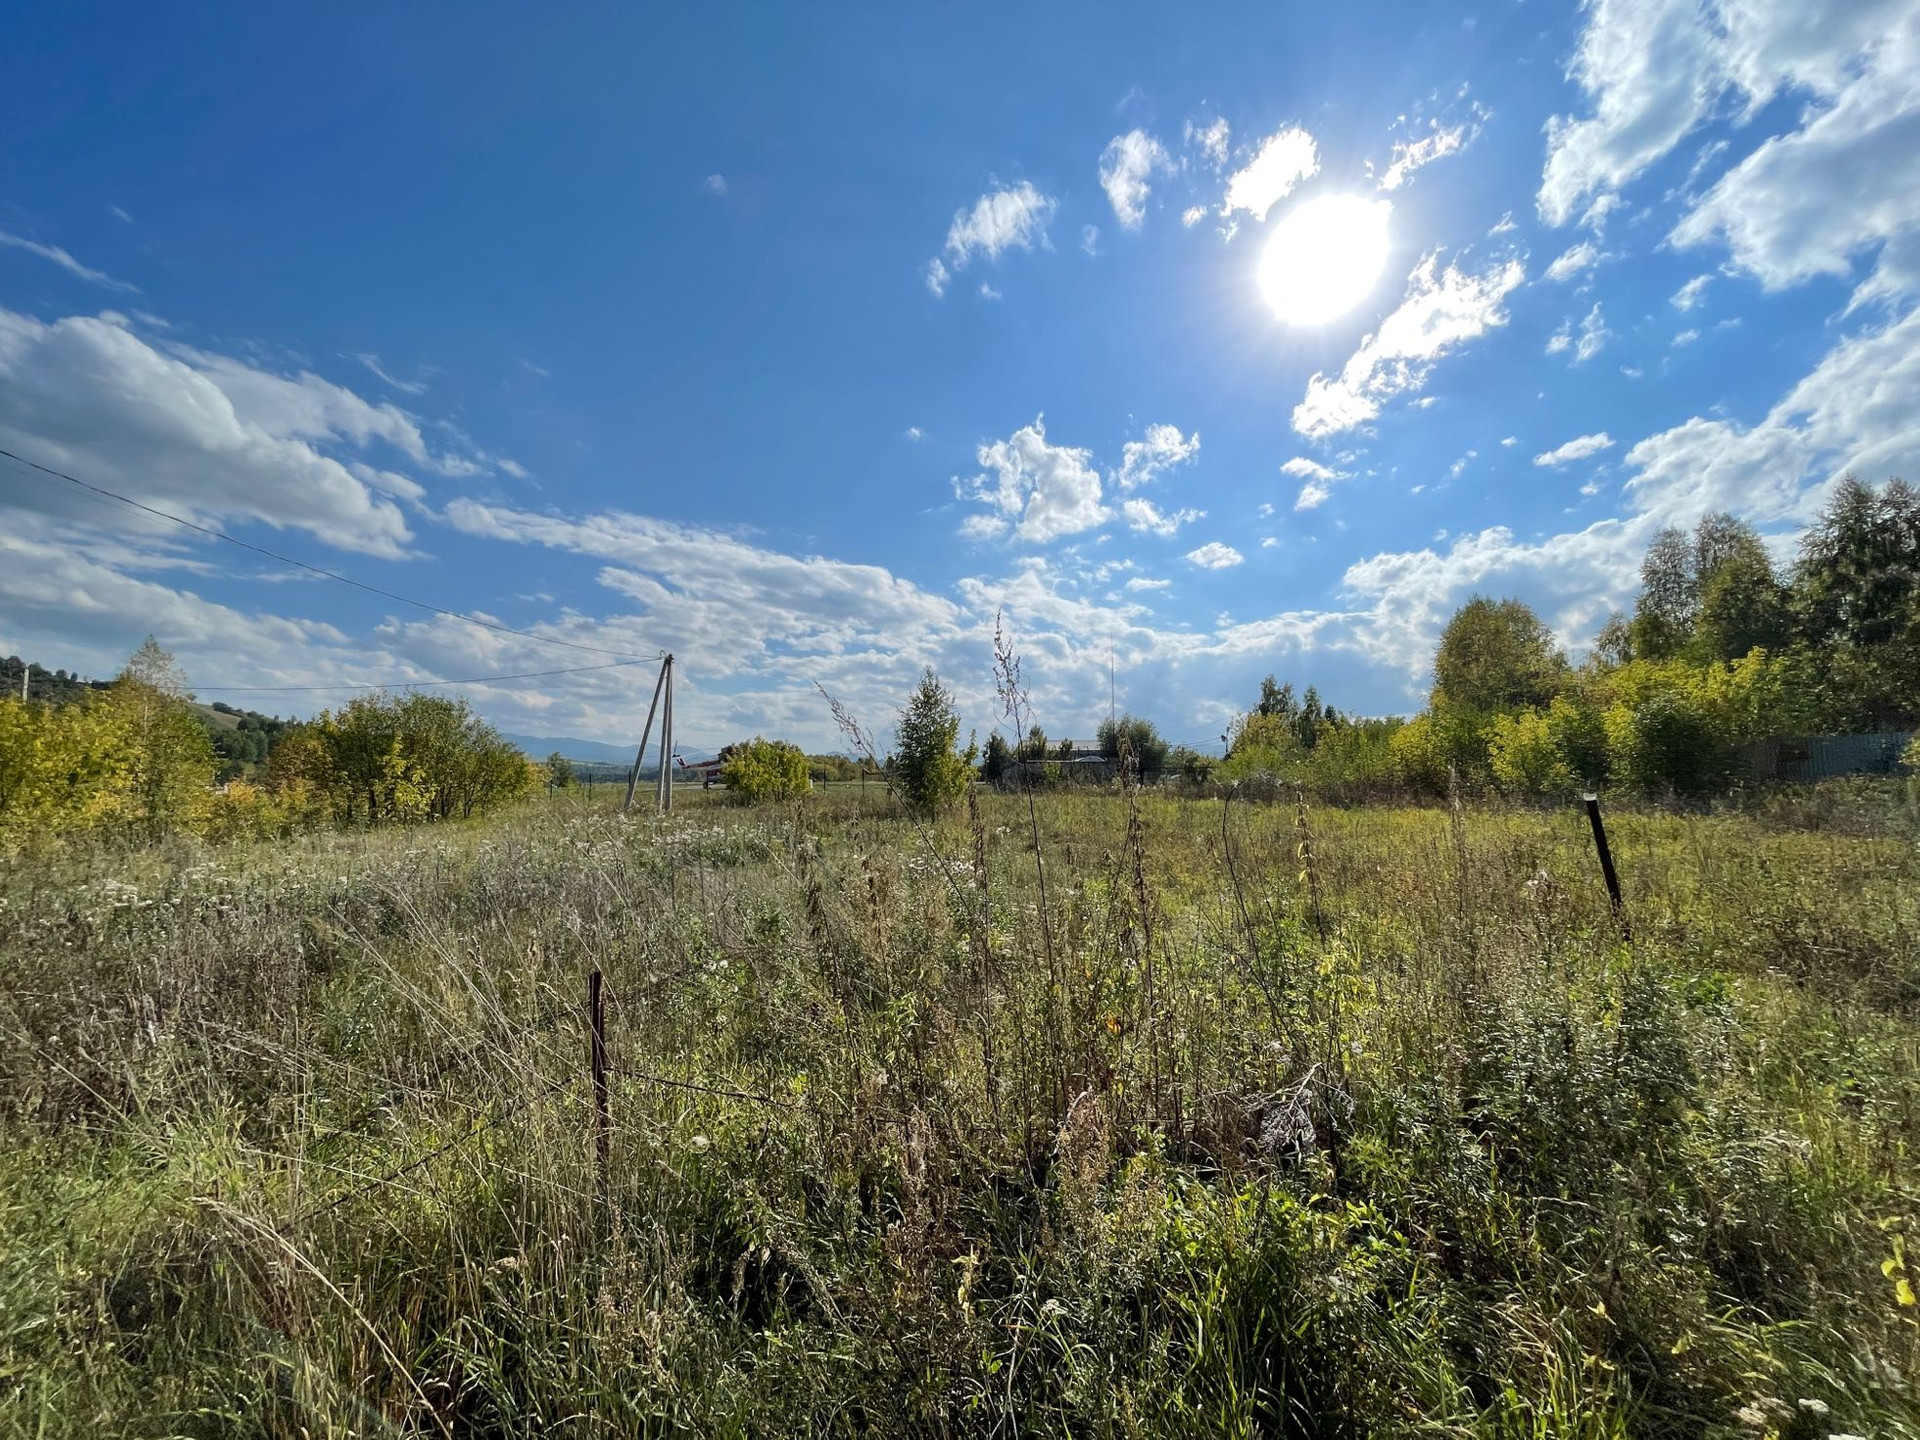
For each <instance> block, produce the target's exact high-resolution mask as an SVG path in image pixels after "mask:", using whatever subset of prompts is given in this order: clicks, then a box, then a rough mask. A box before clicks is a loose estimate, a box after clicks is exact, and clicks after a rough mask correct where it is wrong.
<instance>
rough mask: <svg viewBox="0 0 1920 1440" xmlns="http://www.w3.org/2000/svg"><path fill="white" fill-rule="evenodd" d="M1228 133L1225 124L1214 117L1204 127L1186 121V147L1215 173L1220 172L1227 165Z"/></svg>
mask: <svg viewBox="0 0 1920 1440" xmlns="http://www.w3.org/2000/svg"><path fill="white" fill-rule="evenodd" d="M1229 134H1230V132H1229V131H1228V129H1227V122H1226V121H1225V120H1223V119H1220V118H1218V117H1215V118H1214V119H1213V120H1211V121H1209V122H1208V123H1207V124H1205V125H1195V124H1194V123H1193V121H1191V120H1189V121H1187V128H1186V132H1185V135H1184V137H1183V138H1184V139H1185V142H1186V144H1187V146H1188V147H1189V148H1191V149H1194V150H1197V151H1199V152H1200V158H1201V159H1203V160H1205V161H1206V162H1207V164H1209V165H1211V166H1212V167H1213V168H1214V170H1215V171H1219V170H1222V169H1224V168H1225V167H1226V163H1227V140H1228V137H1229Z"/></svg>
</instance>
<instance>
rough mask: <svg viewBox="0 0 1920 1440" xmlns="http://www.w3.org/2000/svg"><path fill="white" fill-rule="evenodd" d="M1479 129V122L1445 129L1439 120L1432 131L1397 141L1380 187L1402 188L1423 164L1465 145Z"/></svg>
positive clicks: (1386, 188) (1387, 188)
mask: <svg viewBox="0 0 1920 1440" xmlns="http://www.w3.org/2000/svg"><path fill="white" fill-rule="evenodd" d="M1479 133H1480V127H1479V126H1478V125H1473V124H1461V125H1455V126H1452V127H1451V128H1448V129H1442V128H1440V126H1439V125H1438V124H1437V123H1436V124H1435V125H1434V126H1433V129H1432V130H1431V131H1430V132H1429V133H1428V134H1426V135H1422V136H1421V137H1420V138H1419V139H1418V140H1401V141H1396V142H1395V143H1394V147H1393V156H1392V159H1391V160H1390V161H1389V163H1388V165H1387V169H1386V173H1385V174H1383V175H1382V176H1381V177H1380V188H1381V189H1382V190H1398V189H1399V188H1400V187H1401V186H1402V185H1404V184H1406V183H1407V181H1408V180H1410V179H1411V178H1413V172H1414V171H1416V170H1418V169H1419V168H1420V167H1421V166H1423V165H1431V164H1432V163H1433V162H1434V161H1436V160H1441V159H1444V158H1445V157H1447V156H1448V155H1451V154H1453V153H1454V152H1455V151H1457V150H1460V149H1462V148H1463V147H1465V146H1466V145H1467V144H1468V143H1470V142H1471V141H1472V140H1473V138H1474V136H1476V135H1477V134H1479Z"/></svg>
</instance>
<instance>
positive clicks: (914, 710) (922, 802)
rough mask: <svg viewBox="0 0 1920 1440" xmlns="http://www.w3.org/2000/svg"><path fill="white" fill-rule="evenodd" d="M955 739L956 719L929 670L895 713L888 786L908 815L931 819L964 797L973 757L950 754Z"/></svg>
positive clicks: (971, 750) (949, 698) (948, 698)
mask: <svg viewBox="0 0 1920 1440" xmlns="http://www.w3.org/2000/svg"><path fill="white" fill-rule="evenodd" d="M959 739H960V714H959V712H958V711H957V710H956V709H955V708H954V704H953V696H952V694H951V693H950V692H949V691H948V690H947V688H946V686H944V685H942V684H941V683H940V677H939V676H938V675H936V674H934V671H933V667H932V666H931V665H929V666H927V667H926V669H925V670H924V671H922V672H921V676H920V684H919V685H918V686H917V687H916V688H915V690H914V692H913V695H912V697H911V698H910V699H909V700H908V701H907V705H906V708H905V709H904V710H902V711H901V712H900V724H899V727H898V730H897V731H896V734H895V738H894V747H893V755H892V756H891V757H890V758H891V762H892V765H891V768H892V774H893V783H894V785H895V786H896V787H898V789H899V792H900V797H901V799H903V800H904V801H905V802H906V804H907V807H908V808H909V809H911V810H913V811H915V812H916V813H919V814H922V815H937V814H939V813H940V812H941V811H943V810H946V809H948V808H949V807H950V806H952V805H953V804H954V803H955V802H957V801H958V800H959V799H960V797H961V796H962V795H964V794H966V791H967V776H968V772H969V771H970V770H971V769H972V767H973V762H974V758H975V754H976V751H975V748H974V747H973V746H971V745H969V746H968V747H967V750H966V753H965V754H964V755H961V754H956V753H955V751H954V746H955V745H956V744H957V743H958V742H959Z"/></svg>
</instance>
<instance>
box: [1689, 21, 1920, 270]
mask: <svg viewBox="0 0 1920 1440" xmlns="http://www.w3.org/2000/svg"><path fill="white" fill-rule="evenodd" d="M1916 193H1920V12H1914V11H1912V10H1911V9H1909V12H1908V14H1907V15H1906V16H1904V17H1903V18H1902V19H1900V20H1899V21H1898V22H1897V23H1895V24H1894V25H1893V27H1892V28H1891V30H1890V31H1889V32H1888V33H1887V34H1886V35H1885V36H1884V37H1881V38H1880V39H1879V40H1878V42H1877V43H1876V44H1874V45H1873V46H1872V47H1871V49H1870V50H1869V51H1868V53H1867V57H1866V58H1865V60H1864V61H1863V65H1862V71H1861V73H1860V74H1859V75H1858V77H1857V78H1849V79H1848V80H1847V81H1845V82H1844V88H1842V89H1841V90H1840V91H1839V93H1838V95H1837V96H1836V97H1835V99H1834V101H1833V103H1832V105H1831V106H1830V107H1829V108H1826V109H1823V110H1820V111H1818V112H1817V113H1815V114H1814V115H1813V118H1811V119H1810V120H1808V121H1807V123H1805V124H1804V125H1803V126H1802V127H1801V128H1800V129H1798V130H1795V131H1793V132H1791V133H1789V134H1786V135H1778V136H1774V137H1773V138H1771V139H1769V140H1767V141H1766V142H1765V143H1763V144H1762V145H1761V146H1760V147H1759V148H1758V149H1756V150H1755V151H1753V153H1752V154H1750V155H1748V156H1747V157H1746V159H1744V160H1742V161H1741V162H1740V163H1739V164H1738V165H1736V166H1734V167H1733V168H1732V169H1731V170H1729V171H1728V172H1727V173H1726V174H1725V175H1723V176H1721V177H1720V179H1719V180H1718V181H1717V182H1715V184H1714V185H1713V187H1712V188H1711V189H1710V190H1708V191H1707V193H1706V195H1705V196H1704V197H1702V198H1701V200H1700V202H1699V203H1698V205H1696V206H1695V207H1694V209H1693V210H1692V211H1691V212H1690V213H1688V214H1686V215H1684V216H1683V217H1682V218H1681V220H1680V222H1679V223H1678V224H1677V225H1675V226H1674V228H1673V234H1672V239H1673V241H1674V243H1675V244H1677V245H1682V246H1697V245H1703V244H1706V243H1708V242H1709V241H1712V240H1720V241H1723V242H1724V243H1725V244H1726V246H1727V248H1728V250H1729V251H1730V252H1731V254H1732V258H1733V263H1734V265H1736V266H1737V267H1739V268H1740V269H1742V270H1745V271H1747V272H1749V273H1751V274H1753V275H1754V276H1756V277H1758V279H1759V281H1760V283H1761V285H1762V286H1764V287H1765V288H1766V289H1769V290H1779V289H1782V288H1784V287H1786V286H1789V285H1794V284H1797V283H1799V282H1801V281H1804V280H1808V279H1811V278H1812V277H1814V276H1816V275H1834V276H1840V277H1845V276H1847V275H1849V274H1851V273H1852V269H1853V262H1854V257H1855V256H1856V255H1858V254H1859V253H1860V252H1862V251H1863V250H1866V249H1868V248H1869V247H1871V246H1873V245H1874V244H1876V243H1878V242H1880V241H1882V240H1885V239H1887V238H1888V237H1890V236H1894V235H1898V234H1901V233H1902V232H1905V231H1909V230H1912V229H1914V228H1915V227H1916V224H1917V223H1920V215H1917V214H1916V211H1915V208H1914V204H1913V197H1914V195H1915V194H1916Z"/></svg>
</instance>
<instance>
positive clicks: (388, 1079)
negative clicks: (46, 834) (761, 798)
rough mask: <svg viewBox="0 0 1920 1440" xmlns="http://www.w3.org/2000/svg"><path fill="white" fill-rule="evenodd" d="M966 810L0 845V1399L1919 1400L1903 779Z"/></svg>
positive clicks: (599, 1427)
mask: <svg viewBox="0 0 1920 1440" xmlns="http://www.w3.org/2000/svg"><path fill="white" fill-rule="evenodd" d="M977 799H978V810H977V820H976V821H975V822H974V823H969V820H968V817H967V816H966V815H965V814H962V815H960V816H956V817H953V818H951V819H949V820H946V821H943V822H941V823H939V824H938V825H935V826H933V827H932V828H931V829H930V830H925V831H923V830H922V829H921V828H920V827H916V826H915V825H913V824H912V823H911V822H909V821H908V820H907V819H905V818H904V817H901V816H899V815H897V814H895V813H893V812H892V811H891V810H890V809H889V808H888V805H887V801H886V798H885V795H884V792H882V791H880V790H879V789H878V788H877V787H876V788H871V789H868V790H866V791H864V792H862V790H861V788H860V787H859V786H857V785H849V786H843V787H833V789H832V790H831V792H829V793H826V794H822V795H818V796H815V797H813V798H811V799H809V800H807V801H805V802H803V803H801V804H799V805H797V806H789V807H784V808H779V809H761V810H746V809H740V808H735V807H732V806H729V805H727V804H726V803H725V799H724V796H722V795H720V794H718V793H716V794H711V795H702V794H700V793H699V792H697V791H683V792H682V793H681V794H680V795H679V796H678V797H677V803H678V806H679V810H678V812H677V813H676V814H675V816H674V817H673V818H672V819H671V820H670V821H664V822H663V821H659V820H655V819H653V818H650V817H649V818H636V819H632V820H628V819H624V818H622V817H621V816H619V815H618V814H617V813H616V812H615V809H614V808H613V807H615V806H617V801H618V796H617V795H615V794H612V793H610V792H608V791H606V790H604V789H603V790H601V791H600V792H599V793H597V794H596V795H595V796H594V797H592V799H591V800H589V799H588V797H586V796H585V795H584V794H579V793H576V794H575V795H573V796H564V795H563V796H561V797H559V798H557V799H554V800H546V799H542V800H541V801H539V802H536V803H532V804H529V805H527V806H525V807H523V808H522V809H520V810H518V811H515V812H514V813H512V814H510V815H507V816H504V817H501V818H499V819H496V820H495V821H492V822H489V823H488V824H486V825H484V826H481V825H475V826H449V827H445V828H439V829H431V830H411V831H393V832H387V833H380V834H374V835H337V836H326V837H314V838H309V839H305V840H300V841H295V842H289V843H286V844H282V845H278V846H268V847H261V848H257V849H226V850H219V849H204V848H190V847H177V848H172V849H162V850H155V851H147V852H142V853H138V854H133V855H125V856H118V857H116V856H109V855H101V856H97V857H92V858H84V857H70V858H68V859H66V860H64V861H60V862H57V863H52V862H49V863H44V864H39V865H35V866H25V865H23V866H19V867H16V868H15V869H14V870H13V871H11V872H10V873H8V874H7V875H6V876H5V877H4V879H0V901H3V902H4V904H3V905H0V1080H3V1081H4V1083H3V1084H0V1432H6V1433H18V1434H21V1435H48V1436H60V1435H206V1436H216V1435H220V1436H224V1435H285V1436H303V1435H304V1436H315V1437H317V1436H323V1435H327V1436H346V1435H389V1434H397V1433H420V1434H458V1435H463V1436H464V1435H501V1436H504V1435H523V1434H567V1435H593V1436H600V1435H608V1436H613V1435H664V1434H678V1433H687V1434H740V1435H748V1434H752V1435H797V1434H813V1433H819V1434H848V1435H853V1434H864V1435H873V1434H893V1433H911V1434H951V1435H986V1434H1008V1435H1010V1434H1027V1433H1032V1434H1063V1435H1065V1434H1072V1435H1196V1434H1208V1435H1212V1434H1224V1435H1246V1436H1253V1435H1279V1434H1290V1435H1381V1434H1415V1433H1419V1434H1435V1435H1467V1434H1485V1435H1498V1436H1514V1437H1519V1436H1563V1435H1564V1436H1594V1437H1600V1436H1614V1435H1636V1436H1638V1435H1671V1436H1694V1435H1724V1436H1754V1437H1758V1436H1762V1435H1766V1434H1773V1435H1779V1436H1788V1437H1801V1436H1826V1435H1829V1434H1854V1435H1872V1436H1903V1435H1904V1436H1915V1435H1920V1402H1917V1401H1916V1399H1915V1398H1914V1388H1915V1387H1914V1383H1913V1381H1912V1379H1911V1378H1910V1377H1913V1376H1915V1375H1916V1373H1917V1372H1920V1328H1917V1327H1916V1323H1915V1317H1916V1315H1917V1314H1920V1310H1917V1309H1916V1308H1915V1307H1913V1306H1911V1305H1907V1304H1902V1303H1901V1300H1902V1292H1901V1290H1900V1288H1899V1287H1900V1283H1901V1281H1902V1280H1905V1281H1907V1282H1908V1283H1909V1284H1916V1283H1920V1277H1917V1276H1915V1275H1914V1273H1913V1272H1914V1271H1916V1270H1920V1234H1916V1229H1920V1210H1917V1209H1916V1188H1917V1187H1916V1179H1917V1172H1916V1167H1915V1163H1914V1154H1915V1146H1916V1142H1920V847H1917V846H1916V835H1920V829H1917V828H1916V826H1915V822H1914V814H1913V811H1912V809H1911V804H1910V801H1907V800H1906V799H1904V798H1903V797H1902V795H1901V793H1900V792H1898V791H1897V790H1894V789H1892V788H1885V789H1881V790H1872V789H1870V788H1869V789H1862V790H1852V791H1843V790H1830V791H1827V792H1822V793H1819V794H1816V795H1813V796H1812V797H1811V798H1809V797H1805V796H1796V797H1786V798H1781V799H1777V800H1773V801H1769V802H1768V803H1767V804H1766V805H1765V806H1756V807H1754V808H1753V809H1752V810H1750V811H1749V812H1748V813H1742V814H1728V815H1721V816H1712V817H1709V816H1673V815H1662V814H1657V813H1648V814H1624V813H1623V814H1619V815H1616V816H1613V817H1612V818H1611V822H1610V823H1611V833H1612V837H1613V844H1614V851H1615V854H1616V857H1617V858H1618V860H1619V863H1620V866H1621V870H1622V873H1623V876H1624V878H1625V881H1626V885H1627V890H1628V902H1629V903H1628V913H1629V918H1630V919H1631V922H1632V925H1633V941H1632V943H1631V944H1630V945H1629V944H1624V943H1622V942H1621V940H1620V938H1619V933H1618V929H1617V927H1616V925H1615V922H1614V919H1613V917H1612V915H1611V914H1610V912H1609V908H1608V905H1607V901H1606V896H1605V892H1604V890H1603V889H1602V888H1601V885H1600V882H1599V877H1598V874H1597V871H1596V868H1595V865H1594V862H1593V858H1592V851H1591V845H1590V842H1589V840H1588V838H1587V834H1586V830H1585V820H1584V817H1583V816H1582V815H1580V814H1579V813H1578V811H1577V810H1569V811H1567V812H1564V813H1561V812H1546V811H1531V812H1530V811H1512V812H1509V811H1500V810H1491V809H1483V808H1470V809H1464V810H1451V811H1450V810H1445V809H1385V808H1375V809H1358V810H1350V811H1334V810H1315V811H1312V812H1311V813H1309V814H1308V815H1307V817H1306V822H1307V825H1308V827H1309V828H1308V830H1307V831H1306V832H1304V833H1303V831H1302V829H1301V820H1300V817H1299V815H1298V814H1297V813H1296V811H1295V810H1294V809H1293V808H1292V807H1291V806H1285V805H1253V804H1245V803H1239V804H1232V805H1230V806H1229V807H1227V808H1225V809H1224V810H1223V805H1222V803H1221V802H1220V801H1219V800H1218V799H1204V800H1203V799H1181V798H1177V797H1172V796H1158V795H1153V796H1144V797H1141V798H1139V799H1138V801H1137V802H1130V801H1129V800H1128V799H1127V798H1126V797H1124V796H1119V795H1113V794H1095V793H1077V792H1069V793H1062V794H1054V795H1046V796H1041V797H1039V798H1038V800H1037V802H1036V804H1035V805H1034V807H1033V808H1032V810H1031V811H1030V810H1029V807H1028V805H1027V802H1026V801H1025V800H1024V799H1021V798H1017V797H1009V796H999V795H991V794H983V795H980V796H979V797H977ZM1036 836H1037V841H1038V843H1037V853H1036V843H1035V841H1036ZM1303 840H1305V841H1309V842H1310V843H1308V844H1307V845H1306V846H1305V848H1304V849H1303ZM1043 881H1044V894H1045V902H1044V904H1043V903H1042V900H1041V894H1042V882H1043ZM594 968H599V969H601V970H603V971H604V973H605V974H606V976H607V983H608V986H609V988H610V993H611V996H612V1003H611V1004H610V1006H609V1010H608V1029H609V1035H610V1042H611V1047H612V1051H613V1060H614V1064H615V1065H616V1067H617V1068H618V1069H619V1070H620V1071H622V1072H627V1073H623V1074H619V1075H616V1077H615V1079H614V1080H613V1082H612V1093H611V1110H612V1122H613V1131H612V1148H611V1164H610V1167H609V1170H608V1174H607V1177H606V1186H605V1194H604V1202H605V1203H602V1198H603V1197H602V1194H601V1186H600V1180H599V1178H598V1176H597V1175H596V1167H595V1161H594V1148H593V1128H592V1112H591V1107H590V1091H589V1087H588V1086H587V1084H586V1078H585V1077H586V1068H587V1051H588V1047H587V1039H586V1034H585V1029H584V1013H583V1002H584V998H585V993H586V978H585V977H586V975H587V973H588V971H589V970H591V969H594ZM643 1076H644V1077H649V1078H640V1077H643ZM665 1082H677V1083H665ZM695 1087H698V1088H695ZM715 1092H727V1093H715ZM483 1127H484V1128H483ZM439 1146H447V1147H448V1148H447V1149H446V1150H445V1151H444V1152H443V1153H441V1154H439V1155H437V1156H436V1157H435V1158H432V1159H430V1160H427V1161H426V1162H425V1163H421V1164H418V1165H416V1166H415V1167H414V1168H412V1169H411V1170H408V1171H407V1172H406V1173H405V1174H403V1175H400V1176H399V1177H398V1178H395V1179H391V1180H383V1177H385V1176H387V1175H389V1174H390V1173H391V1172H393V1171H396V1170H399V1169H400V1168H401V1167H403V1166H406V1165H408V1164H409V1163H410V1162H413V1161H416V1160H417V1159H418V1158H419V1157H422V1156H425V1155H428V1154H429V1153H431V1152H433V1151H434V1150H435V1148H436V1147H439ZM1908 1246H1911V1247H1912V1249H1910V1250H1908V1249H1906V1248H1905V1247H1908ZM1902 1253H1904V1254H1905V1255H1906V1260H1905V1264H1906V1265H1907V1266H1908V1267H1909V1268H1906V1269H1903V1268H1902V1262H1901V1261H1900V1260H1899V1258H1898V1257H1899V1256H1900V1255H1901V1254H1902ZM1908 1295H1909V1296H1910V1292H1908Z"/></svg>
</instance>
